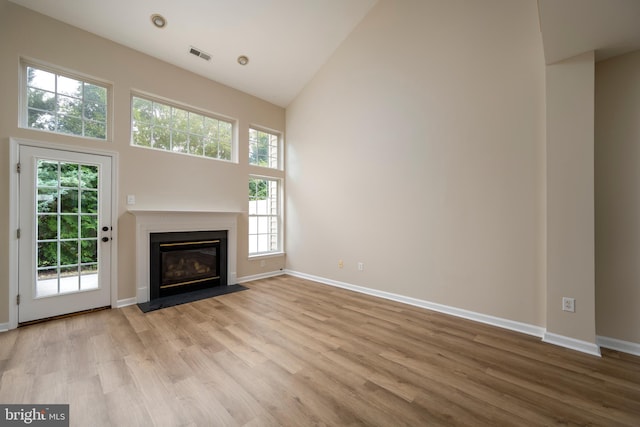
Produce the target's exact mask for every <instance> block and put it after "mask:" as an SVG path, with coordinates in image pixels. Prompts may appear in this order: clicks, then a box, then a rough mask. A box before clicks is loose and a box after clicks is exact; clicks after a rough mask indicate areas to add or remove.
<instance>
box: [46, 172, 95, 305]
mask: <svg viewBox="0 0 640 427" xmlns="http://www.w3.org/2000/svg"><path fill="white" fill-rule="evenodd" d="M98 175H99V170H98V166H96V165H83V164H78V163H69V162H56V161H52V160H39V161H38V167H37V179H36V183H37V189H36V190H37V191H36V194H37V196H36V197H37V201H36V210H37V212H36V215H37V222H36V226H37V232H36V236H37V240H36V250H37V254H38V263H37V266H36V270H37V271H36V277H37V281H36V292H35V295H36V297H44V296H53V295H59V294H67V293H70V292H79V291H84V290H90V289H97V288H99V284H98V224H99V218H98V203H99V196H98Z"/></svg>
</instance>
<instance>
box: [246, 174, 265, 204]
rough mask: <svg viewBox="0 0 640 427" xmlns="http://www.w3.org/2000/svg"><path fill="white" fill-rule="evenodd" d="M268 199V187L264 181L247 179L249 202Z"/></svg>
mask: <svg viewBox="0 0 640 427" xmlns="http://www.w3.org/2000/svg"><path fill="white" fill-rule="evenodd" d="M267 197H269V186H268V184H267V181H266V180H264V179H258V178H251V179H249V200H250V201H255V200H266V199H267Z"/></svg>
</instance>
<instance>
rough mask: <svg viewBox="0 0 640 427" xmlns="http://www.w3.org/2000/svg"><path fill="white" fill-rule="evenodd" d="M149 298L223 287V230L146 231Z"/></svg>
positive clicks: (225, 242)
mask: <svg viewBox="0 0 640 427" xmlns="http://www.w3.org/2000/svg"><path fill="white" fill-rule="evenodd" d="M149 244H150V250H149V261H150V271H149V286H150V289H149V297H150V300H154V299H158V298H162V297H167V296H170V295H176V294H181V293H186V292H192V291H197V290H201V289H207V288H213V287H216V286H227V231H226V230H216V231H186V232H166V233H150V235H149Z"/></svg>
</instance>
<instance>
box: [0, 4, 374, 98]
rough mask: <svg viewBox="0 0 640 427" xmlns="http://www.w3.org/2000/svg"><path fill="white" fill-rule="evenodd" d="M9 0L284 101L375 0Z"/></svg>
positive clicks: (213, 78) (320, 63) (169, 60)
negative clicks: (161, 24)
mask: <svg viewBox="0 0 640 427" xmlns="http://www.w3.org/2000/svg"><path fill="white" fill-rule="evenodd" d="M11 1H12V2H13V3H16V4H19V5H21V6H24V7H27V8H29V9H33V10H35V11H37V12H40V13H42V14H44V15H48V16H51V17H53V18H55V19H57V20H60V21H63V22H66V23H68V24H70V25H73V26H75V27H79V28H82V29H84V30H86V31H89V32H91V33H94V34H97V35H99V36H102V37H104V38H107V39H109V40H113V41H115V42H117V43H120V44H122V45H125V46H128V47H130V48H133V49H135V50H138V51H140V52H144V53H146V54H148V55H151V56H154V57H156V58H159V59H161V60H163V61H166V62H169V63H171V64H174V65H176V66H179V67H181V68H184V69H187V70H190V71H192V72H194V73H196V74H199V75H202V76H204V77H208V78H210V79H212V80H215V81H217V82H220V83H223V84H225V85H228V86H231V87H233V88H236V89H239V90H241V91H243V92H246V93H249V94H252V95H255V96H257V97H259V98H262V99H264V100H267V101H269V102H272V103H274V104H276V105H279V106H282V107H285V106H287V105H288V104H289V102H291V100H293V98H294V97H295V96H296V95H297V94H298V93H299V92H300V90H302V88H303V87H304V85H305V84H307V83H308V82H309V80H311V78H312V77H313V75H314V74H315V73H316V72H317V70H318V69H319V68H320V67H321V66H322V64H324V63H325V62H326V61H327V59H328V58H329V57H330V56H331V54H332V53H333V52H334V51H335V50H336V48H337V47H338V46H339V45H340V43H341V42H342V41H343V40H344V39H345V38H346V37H347V35H348V34H349V33H350V32H351V31H352V30H353V29H354V27H355V26H356V25H357V24H358V23H359V22H360V21H361V20H362V18H363V17H364V16H365V15H366V14H367V12H368V11H369V10H370V9H371V7H372V6H373V5H374V4H375V3H376V1H377V0H179V1H178V0H154V1H149V0H80V1H79V0H11ZM154 13H159V14H161V15H163V16H164V17H165V18H166V19H167V22H168V24H167V26H166V27H165V28H164V29H162V30H160V29H157V28H155V27H154V26H153V25H152V24H151V19H150V18H151V15H152V14H154ZM191 46H194V47H196V48H198V49H200V50H202V51H204V52H206V53H208V54H210V55H211V56H212V59H211V61H209V62H207V61H205V60H203V59H202V58H198V57H196V56H194V55H191V54H190V53H189V49H190V47H191ZM240 55H246V56H248V57H249V64H248V65H246V66H244V67H242V66H240V65H239V64H238V63H237V58H238V56H240Z"/></svg>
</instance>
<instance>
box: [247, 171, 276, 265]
mask: <svg viewBox="0 0 640 427" xmlns="http://www.w3.org/2000/svg"><path fill="white" fill-rule="evenodd" d="M280 228H281V221H280V181H279V180H277V179H271V178H263V177H255V176H252V177H250V178H249V255H261V254H268V253H273V252H278V251H280V246H281V244H280V241H281V238H280V236H281V233H280Z"/></svg>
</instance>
